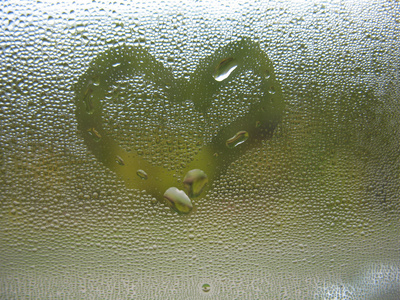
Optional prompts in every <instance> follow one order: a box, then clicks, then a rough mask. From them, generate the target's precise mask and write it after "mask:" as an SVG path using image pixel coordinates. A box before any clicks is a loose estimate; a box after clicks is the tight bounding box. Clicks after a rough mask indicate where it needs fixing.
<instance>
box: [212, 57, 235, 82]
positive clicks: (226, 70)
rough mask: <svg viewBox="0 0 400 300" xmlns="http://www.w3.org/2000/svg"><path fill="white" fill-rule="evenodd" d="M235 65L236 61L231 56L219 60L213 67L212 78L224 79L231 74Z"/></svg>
mask: <svg viewBox="0 0 400 300" xmlns="http://www.w3.org/2000/svg"><path fill="white" fill-rule="evenodd" d="M237 66H238V65H237V62H236V60H235V59H234V58H233V57H228V58H225V59H223V60H221V62H220V63H219V64H218V66H217V67H216V68H215V71H214V75H213V77H214V79H215V80H216V81H222V80H225V79H226V78H228V77H229V75H231V73H232V72H233V70H235V69H236V68H237Z"/></svg>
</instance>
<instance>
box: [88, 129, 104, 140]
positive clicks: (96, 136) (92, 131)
mask: <svg viewBox="0 0 400 300" xmlns="http://www.w3.org/2000/svg"><path fill="white" fill-rule="evenodd" d="M88 133H89V135H90V136H91V137H92V138H93V140H94V141H95V142H98V141H100V140H101V134H100V133H99V132H98V131H97V130H96V129H95V128H94V127H92V128H89V129H88Z"/></svg>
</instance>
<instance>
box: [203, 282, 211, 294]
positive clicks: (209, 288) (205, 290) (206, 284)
mask: <svg viewBox="0 0 400 300" xmlns="http://www.w3.org/2000/svg"><path fill="white" fill-rule="evenodd" d="M201 289H202V290H203V292H205V293H208V292H209V291H210V290H211V287H210V285H209V284H208V283H205V284H203V285H202V287H201Z"/></svg>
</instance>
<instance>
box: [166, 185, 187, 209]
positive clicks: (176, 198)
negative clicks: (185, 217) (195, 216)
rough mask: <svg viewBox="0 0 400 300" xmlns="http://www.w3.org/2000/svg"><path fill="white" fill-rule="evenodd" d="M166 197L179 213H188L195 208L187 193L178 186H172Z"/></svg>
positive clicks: (168, 202)
mask: <svg viewBox="0 0 400 300" xmlns="http://www.w3.org/2000/svg"><path fill="white" fill-rule="evenodd" d="M164 198H165V200H166V201H167V204H168V205H169V207H171V208H172V209H173V210H174V211H176V212H177V213H179V214H188V213H190V211H191V210H192V209H193V205H192V201H190V199H189V197H188V196H187V195H186V194H185V192H184V191H181V190H179V189H177V188H176V187H170V188H169V189H168V190H166V191H165V193H164Z"/></svg>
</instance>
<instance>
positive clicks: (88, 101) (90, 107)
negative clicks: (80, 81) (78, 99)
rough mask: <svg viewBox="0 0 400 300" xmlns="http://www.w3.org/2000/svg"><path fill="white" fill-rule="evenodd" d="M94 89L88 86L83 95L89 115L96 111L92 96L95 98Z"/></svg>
mask: <svg viewBox="0 0 400 300" xmlns="http://www.w3.org/2000/svg"><path fill="white" fill-rule="evenodd" d="M92 93H93V90H92V89H91V88H90V87H89V88H87V90H86V91H85V95H84V96H83V101H84V102H85V107H86V113H88V114H89V115H91V114H93V112H94V106H93V102H92V98H93V95H92Z"/></svg>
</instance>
